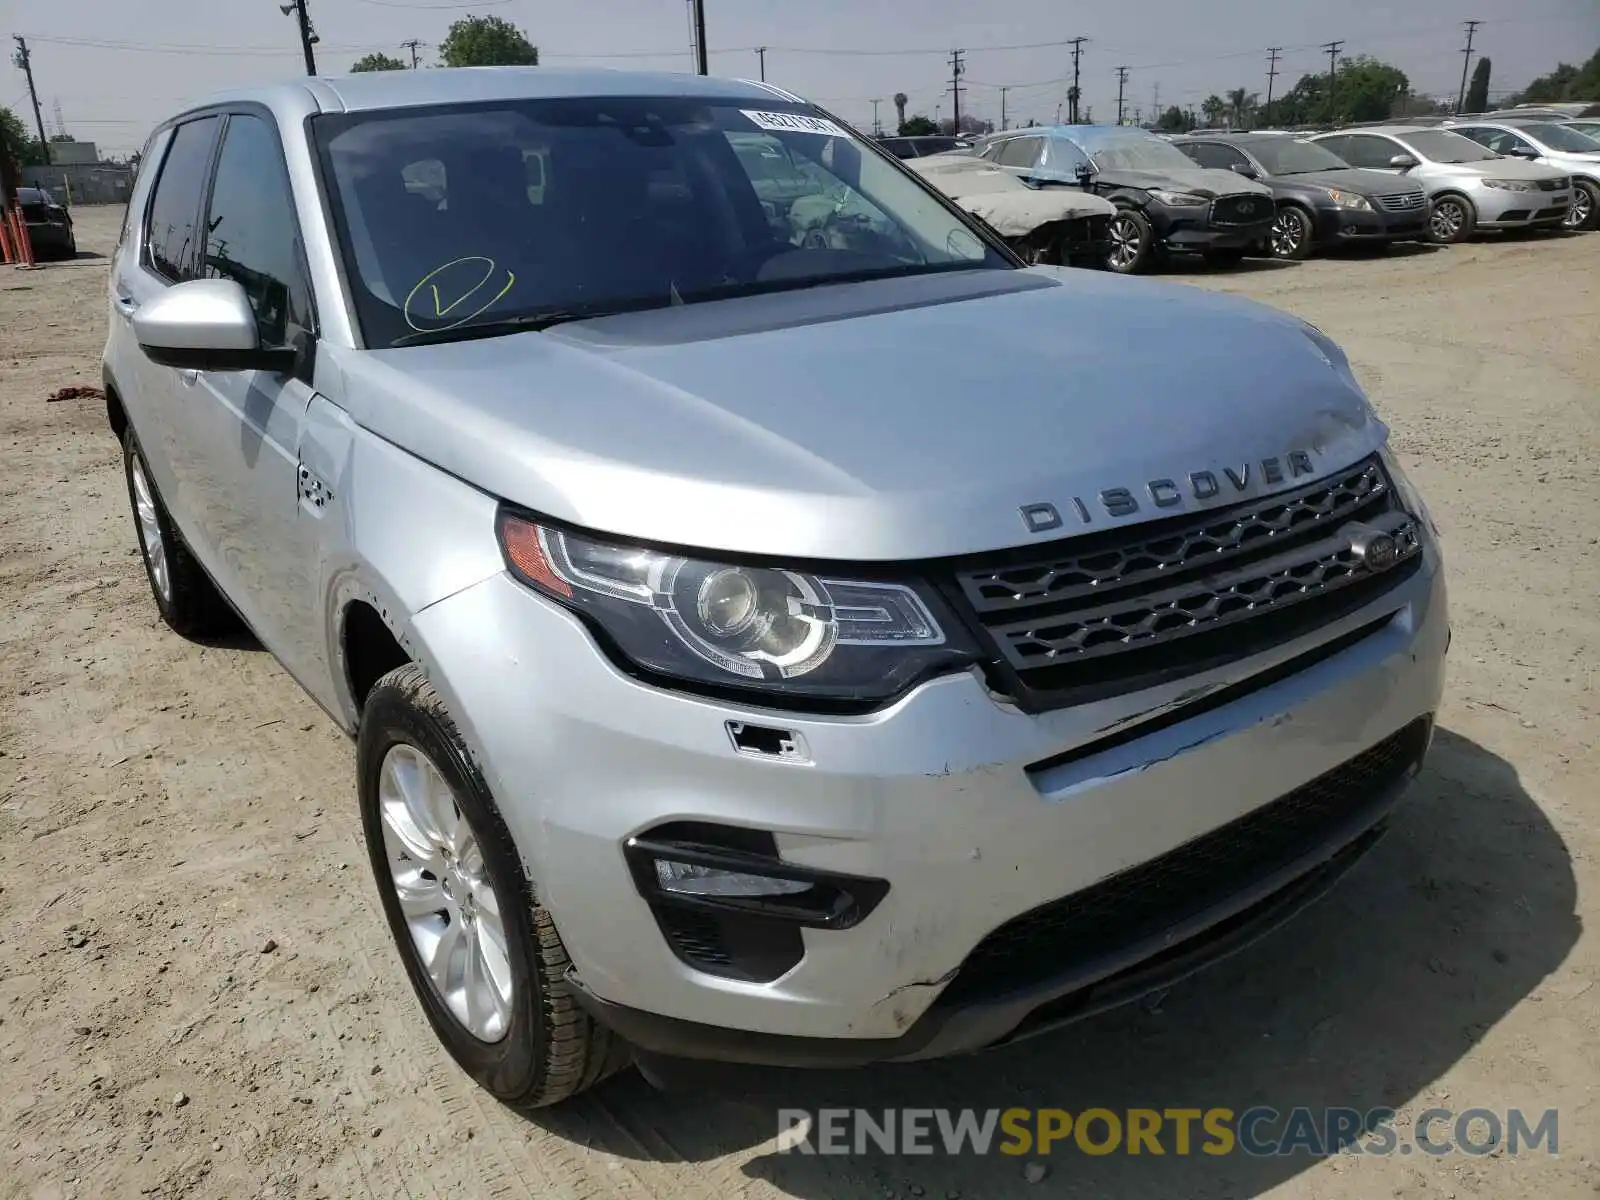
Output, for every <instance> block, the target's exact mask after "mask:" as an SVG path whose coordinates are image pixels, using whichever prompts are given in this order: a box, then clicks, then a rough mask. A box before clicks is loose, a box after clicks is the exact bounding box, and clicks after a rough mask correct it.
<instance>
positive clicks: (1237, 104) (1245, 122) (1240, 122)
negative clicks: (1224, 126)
mask: <svg viewBox="0 0 1600 1200" xmlns="http://www.w3.org/2000/svg"><path fill="white" fill-rule="evenodd" d="M1259 103H1260V98H1259V97H1258V96H1257V95H1256V94H1255V93H1254V92H1249V91H1246V90H1245V89H1244V88H1234V89H1233V91H1231V92H1229V93H1228V124H1229V126H1230V127H1232V128H1234V129H1248V128H1249V127H1250V121H1251V119H1252V118H1253V117H1254V116H1255V113H1256V108H1257V106H1258V105H1259Z"/></svg>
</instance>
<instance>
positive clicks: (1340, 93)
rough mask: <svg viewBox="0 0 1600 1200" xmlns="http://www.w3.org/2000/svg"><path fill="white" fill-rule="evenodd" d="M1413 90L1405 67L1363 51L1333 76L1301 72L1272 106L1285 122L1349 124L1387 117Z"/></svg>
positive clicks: (1345, 62)
mask: <svg viewBox="0 0 1600 1200" xmlns="http://www.w3.org/2000/svg"><path fill="white" fill-rule="evenodd" d="M1410 94H1411V81H1410V80H1408V79H1407V78H1406V74H1405V72H1404V71H1402V70H1400V69H1399V68H1398V67H1393V66H1390V65H1389V64H1388V63H1385V62H1379V61H1378V60H1377V59H1375V58H1372V57H1371V56H1369V55H1364V54H1363V55H1358V56H1356V57H1354V58H1348V59H1346V60H1345V61H1344V62H1343V63H1341V64H1340V66H1339V70H1338V72H1337V73H1336V74H1335V75H1334V76H1333V77H1332V78H1331V79H1330V78H1329V76H1328V75H1327V74H1326V73H1325V72H1318V73H1317V74H1314V75H1302V76H1301V77H1300V82H1299V83H1297V84H1295V85H1294V87H1292V88H1291V89H1289V91H1288V92H1286V93H1284V96H1283V99H1282V100H1281V101H1279V100H1274V101H1273V102H1272V107H1273V109H1274V110H1275V111H1276V113H1277V115H1278V120H1279V121H1280V122H1282V123H1283V124H1285V125H1346V124H1350V123H1351V122H1354V121H1383V120H1387V119H1388V118H1389V117H1390V116H1391V115H1392V113H1393V111H1394V109H1395V107H1396V105H1398V104H1400V103H1401V102H1402V101H1404V100H1405V99H1406V98H1407V97H1408V96H1410Z"/></svg>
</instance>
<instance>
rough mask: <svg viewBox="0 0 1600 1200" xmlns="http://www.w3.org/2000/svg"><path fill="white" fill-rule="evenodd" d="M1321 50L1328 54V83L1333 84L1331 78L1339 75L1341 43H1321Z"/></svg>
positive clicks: (1342, 45)
mask: <svg viewBox="0 0 1600 1200" xmlns="http://www.w3.org/2000/svg"><path fill="white" fill-rule="evenodd" d="M1322 48H1323V49H1324V50H1326V51H1327V52H1328V82H1329V83H1330V84H1331V83H1332V82H1333V77H1334V76H1335V75H1337V74H1338V73H1339V51H1340V50H1342V49H1343V48H1344V43H1343V42H1323V43H1322Z"/></svg>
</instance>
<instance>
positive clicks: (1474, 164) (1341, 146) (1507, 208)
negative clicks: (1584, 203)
mask: <svg viewBox="0 0 1600 1200" xmlns="http://www.w3.org/2000/svg"><path fill="white" fill-rule="evenodd" d="M1310 140H1311V141H1314V142H1317V143H1318V144H1320V145H1323V146H1326V147H1327V148H1328V149H1329V150H1332V151H1333V152H1334V153H1335V154H1337V155H1338V156H1339V157H1340V158H1342V159H1344V161H1345V162H1347V163H1349V164H1350V165H1351V166H1352V167H1365V168H1367V169H1369V170H1373V171H1390V172H1392V173H1394V174H1398V175H1405V176H1407V177H1408V178H1410V179H1414V180H1416V181H1417V182H1418V183H1420V184H1421V185H1422V186H1423V188H1424V189H1426V191H1427V193H1428V201H1429V206H1430V207H1429V215H1428V231H1429V234H1430V236H1431V237H1432V239H1433V240H1434V241H1436V242H1464V241H1466V240H1467V239H1468V238H1470V237H1471V236H1472V235H1473V234H1474V233H1475V232H1476V231H1477V230H1480V229H1558V228H1560V227H1561V226H1562V225H1564V224H1565V223H1566V221H1567V210H1568V207H1569V206H1570V205H1571V203H1572V178H1571V176H1570V175H1568V174H1566V173H1565V172H1563V171H1558V170H1556V169H1555V168H1553V167H1546V166H1540V165H1539V164H1537V163H1530V162H1523V161H1522V160H1521V159H1516V158H1504V157H1502V156H1501V155H1498V154H1496V153H1495V152H1494V151H1492V150H1489V149H1486V148H1485V147H1483V146H1480V145H1478V143H1477V142H1475V141H1473V140H1472V139H1471V138H1465V137H1462V136H1461V135H1460V134H1459V133H1453V132H1451V131H1450V130H1448V129H1425V128H1421V127H1419V126H1414V125H1384V126H1372V127H1366V126H1364V127H1362V128H1360V129H1348V130H1343V131H1341V132H1338V133H1320V134H1316V135H1314V136H1313V137H1312V138H1311V139H1310Z"/></svg>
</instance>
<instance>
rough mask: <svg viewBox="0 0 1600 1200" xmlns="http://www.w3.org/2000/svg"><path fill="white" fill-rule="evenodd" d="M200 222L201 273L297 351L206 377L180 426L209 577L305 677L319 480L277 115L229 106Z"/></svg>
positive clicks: (311, 320) (312, 650)
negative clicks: (292, 362) (311, 467)
mask: <svg viewBox="0 0 1600 1200" xmlns="http://www.w3.org/2000/svg"><path fill="white" fill-rule="evenodd" d="M205 212H206V219H205V224H204V226H203V242H202V253H201V256H200V274H201V277H202V278H208V279H232V280H234V281H236V282H237V283H239V284H240V285H241V286H242V287H243V288H244V291H245V294H246V296H248V297H249V300H250V307H251V309H252V311H253V312H254V313H255V317H256V325H257V330H258V332H259V336H260V339H261V344H262V346H263V347H270V348H289V349H293V350H295V351H297V355H298V362H297V366H296V367H295V368H294V369H293V370H292V371H289V372H283V373H280V372H274V371H203V372H199V373H198V374H197V377H196V379H195V384H194V386H193V387H192V388H191V389H190V394H189V395H188V397H187V400H188V404H187V407H186V411H185V420H186V423H187V425H188V427H189V429H190V430H191V435H192V437H193V439H194V441H195V442H196V443H197V444H198V445H199V446H200V447H201V448H202V451H203V455H202V459H203V464H204V465H203V469H202V470H200V471H199V472H198V473H197V475H196V477H195V482H194V494H195V497H196V499H197V501H198V502H199V503H200V504H201V505H202V509H201V512H202V515H201V517H200V522H201V527H202V530H203V533H202V536H203V537H204V539H205V541H206V543H207V544H208V545H209V546H210V547H211V549H212V553H213V556H214V560H215V565H214V568H213V575H214V577H215V578H216V579H217V582H218V583H219V584H220V585H221V586H222V588H223V590H224V591H226V592H227V593H228V595H229V596H230V597H232V598H233V599H234V602H235V603H236V604H237V605H238V607H239V608H240V610H241V612H243V614H244V616H245V619H246V620H247V621H249V623H250V625H251V627H252V628H253V629H254V630H255V632H256V634H257V636H258V637H260V638H261V640H262V641H263V642H264V643H265V644H266V646H267V647H268V649H270V650H272V652H273V653H274V654H276V655H277V656H278V657H279V658H280V659H281V660H282V661H283V662H284V664H285V665H286V666H287V667H288V668H289V670H290V671H291V672H292V673H293V674H295V675H296V676H297V677H299V678H301V679H307V678H312V677H314V676H316V675H317V674H318V673H319V672H318V667H319V666H320V665H321V664H322V663H323V662H324V661H325V659H326V656H327V651H326V647H325V645H324V643H323V639H322V632H321V631H322V623H321V621H320V620H318V619H317V615H318V614H319V613H320V606H318V605H317V601H316V595H315V591H316V587H315V584H314V583H313V580H314V579H315V578H316V576H317V567H316V562H317V555H316V534H317V532H318V530H317V521H316V516H315V513H314V511H313V512H310V513H305V514H302V502H304V503H305V505H306V506H307V507H309V508H311V509H312V510H315V509H319V508H320V507H321V505H319V504H316V503H315V501H316V500H317V499H318V498H319V497H318V494H317V489H318V487H319V486H320V485H319V484H318V483H317V481H314V480H309V479H307V478H306V477H305V476H303V474H302V473H301V472H300V470H299V466H300V462H299V458H300V440H301V435H302V431H303V429H304V425H305V421H306V410H307V408H308V407H309V405H310V403H311V399H312V396H313V389H312V386H311V377H312V365H313V355H314V349H315V342H316V318H315V313H314V309H313V305H312V295H311V288H310V285H309V281H308V272H307V270H306V266H305V258H304V251H303V245H302V241H301V237H300V228H299V223H298V221H297V219H296V216H295V208H294V199H293V191H292V189H291V186H290V183H289V173H288V168H287V165H286V163H285V161H284V155H283V148H282V144H281V142H280V140H279V137H278V131H277V126H276V124H275V123H274V120H273V117H272V116H271V114H270V113H269V112H267V111H266V110H265V109H259V110H257V109H253V108H252V109H250V110H247V111H233V112H230V113H228V115H227V118H226V124H225V126H224V128H223V130H222V138H221V143H220V147H219V149H218V151H217V155H216V167H215V171H214V175H213V178H212V183H211V187H210V190H209V194H208V199H207V206H206V210H205Z"/></svg>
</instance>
